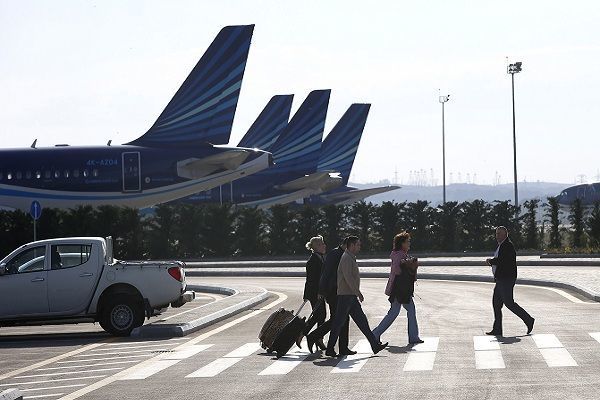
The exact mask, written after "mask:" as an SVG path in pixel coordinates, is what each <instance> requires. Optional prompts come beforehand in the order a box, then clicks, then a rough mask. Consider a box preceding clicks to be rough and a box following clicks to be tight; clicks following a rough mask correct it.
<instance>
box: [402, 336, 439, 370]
mask: <svg viewBox="0 0 600 400" xmlns="http://www.w3.org/2000/svg"><path fill="white" fill-rule="evenodd" d="M422 340H423V341H424V342H425V343H419V344H417V345H415V346H413V347H412V348H411V350H410V353H409V354H408V360H406V363H405V364H404V369H403V370H404V371H431V370H432V369H433V364H434V363H435V355H436V352H437V349H438V344H439V342H440V338H439V337H424V338H422Z"/></svg>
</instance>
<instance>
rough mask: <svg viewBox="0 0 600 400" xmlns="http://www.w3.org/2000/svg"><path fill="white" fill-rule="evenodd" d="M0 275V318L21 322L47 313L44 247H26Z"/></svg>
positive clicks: (8, 263) (9, 261)
mask: <svg viewBox="0 0 600 400" xmlns="http://www.w3.org/2000/svg"><path fill="white" fill-rule="evenodd" d="M6 268H7V273H6V274H5V275H0V318H2V319H10V318H21V317H29V316H36V315H43V314H47V313H48V289H47V283H48V282H47V277H48V271H47V270H46V246H45V245H43V246H36V247H30V248H28V249H25V250H23V251H22V252H20V253H18V254H16V255H15V256H14V257H13V258H11V259H10V260H8V262H7V263H6Z"/></svg>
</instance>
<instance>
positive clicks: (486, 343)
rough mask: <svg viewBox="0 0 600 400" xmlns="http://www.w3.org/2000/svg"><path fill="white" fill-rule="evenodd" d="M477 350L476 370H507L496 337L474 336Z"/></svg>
mask: <svg viewBox="0 0 600 400" xmlns="http://www.w3.org/2000/svg"><path fill="white" fill-rule="evenodd" d="M473 347H474V348H475V368H477V369H498V368H505V365H504V359H503V358H502V352H501V351H500V344H499V343H498V340H497V339H496V337H494V336H473Z"/></svg>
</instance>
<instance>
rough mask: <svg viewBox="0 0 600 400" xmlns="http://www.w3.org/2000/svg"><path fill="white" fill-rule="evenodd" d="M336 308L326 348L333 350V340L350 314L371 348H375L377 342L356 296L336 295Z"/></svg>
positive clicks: (335, 340) (335, 339)
mask: <svg viewBox="0 0 600 400" xmlns="http://www.w3.org/2000/svg"><path fill="white" fill-rule="evenodd" d="M337 301H338V303H337V308H336V311H335V317H334V318H333V325H332V327H331V333H330V334H329V341H328V342H327V350H328V351H333V348H334V347H335V342H337V339H338V336H339V335H340V332H341V330H342V326H343V324H344V320H345V319H346V318H348V316H350V317H351V318H352V321H354V323H355V324H356V326H358V329H360V331H361V332H362V333H363V335H365V337H366V338H367V340H368V341H369V343H370V344H371V348H375V347H376V346H377V345H378V344H379V343H378V341H377V339H376V338H375V335H373V332H371V328H369V321H367V316H366V315H365V313H364V311H363V309H362V307H361V305H360V302H359V301H358V298H357V297H356V296H354V295H338V298H337Z"/></svg>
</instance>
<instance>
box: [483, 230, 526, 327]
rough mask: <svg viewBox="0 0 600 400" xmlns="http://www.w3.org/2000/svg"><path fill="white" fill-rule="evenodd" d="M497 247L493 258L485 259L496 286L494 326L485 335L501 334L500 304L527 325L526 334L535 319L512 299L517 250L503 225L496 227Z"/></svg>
mask: <svg viewBox="0 0 600 400" xmlns="http://www.w3.org/2000/svg"><path fill="white" fill-rule="evenodd" d="M496 241H497V242H498V248H497V249H496V253H495V254H494V258H488V259H487V260H486V261H487V263H488V264H489V265H490V266H491V267H492V272H493V274H494V280H495V281H496V286H495V287H494V295H493V297H492V305H493V307H494V326H493V328H492V330H491V331H489V332H486V335H494V336H502V306H503V305H505V306H506V308H508V309H509V310H510V311H512V312H513V313H514V314H515V315H516V316H517V317H519V318H521V319H522V320H523V322H524V323H525V325H526V326H527V334H530V333H531V331H532V330H533V323H534V322H535V319H534V318H533V317H532V316H531V315H529V314H528V313H527V311H525V310H524V309H523V308H522V307H521V306H520V305H518V304H517V303H516V302H515V301H514V299H513V290H514V287H515V283H516V281H517V252H516V251H515V246H514V245H513V243H512V242H511V241H510V239H509V238H508V229H506V228H505V227H504V226H499V227H497V228H496Z"/></svg>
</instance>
